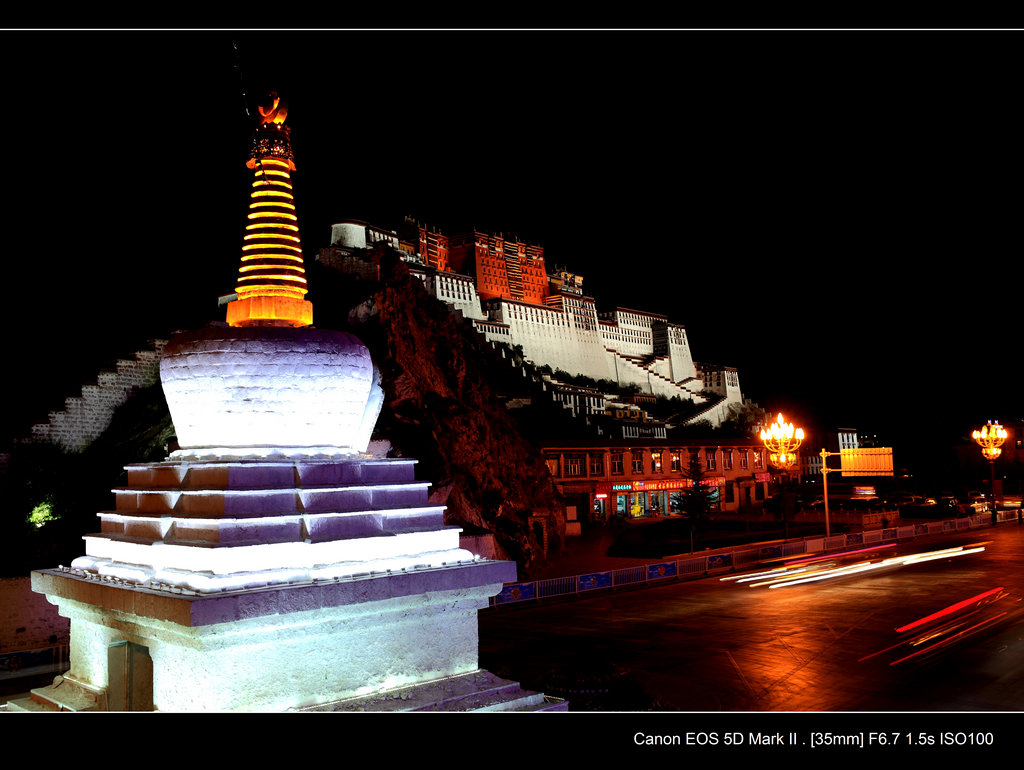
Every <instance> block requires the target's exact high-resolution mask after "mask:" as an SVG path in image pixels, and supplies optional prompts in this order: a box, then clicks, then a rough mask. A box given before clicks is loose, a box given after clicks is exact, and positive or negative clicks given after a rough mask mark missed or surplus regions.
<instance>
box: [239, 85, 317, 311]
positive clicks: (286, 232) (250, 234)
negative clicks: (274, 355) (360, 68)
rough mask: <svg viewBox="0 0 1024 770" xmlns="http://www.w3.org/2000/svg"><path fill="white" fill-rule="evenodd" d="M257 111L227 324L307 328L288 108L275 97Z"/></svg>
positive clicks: (307, 304) (307, 307)
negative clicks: (258, 118) (239, 251)
mask: <svg viewBox="0 0 1024 770" xmlns="http://www.w3.org/2000/svg"><path fill="white" fill-rule="evenodd" d="M270 98H271V100H272V101H271V103H270V104H269V105H268V106H266V107H263V106H261V107H260V108H259V111H260V116H261V118H262V120H261V122H260V127H259V128H258V129H257V130H256V136H255V137H254V139H253V144H252V153H251V154H250V157H249V161H248V162H247V163H246V164H245V165H246V166H247V167H248V168H251V169H253V183H252V193H251V195H250V203H249V214H248V224H247V225H246V228H245V232H246V235H245V244H244V245H243V246H242V264H241V266H240V267H239V269H238V285H237V286H236V287H235V291H236V292H237V293H238V299H236V300H235V301H234V302H230V303H228V311H227V321H228V324H229V325H231V326H309V325H311V324H312V323H313V304H312V303H311V302H308V301H307V300H306V299H305V296H306V271H305V268H304V267H303V262H302V245H301V243H300V241H299V228H298V219H297V218H296V216H295V202H294V199H293V197H292V185H291V175H290V172H291V171H294V170H295V161H294V158H293V156H292V146H291V140H290V136H289V134H290V131H289V129H288V128H287V127H286V126H285V125H284V120H285V116H286V115H287V114H288V109H287V106H286V105H285V104H284V102H282V101H281V100H280V98H278V96H277V94H276V93H272V94H271V95H270Z"/></svg>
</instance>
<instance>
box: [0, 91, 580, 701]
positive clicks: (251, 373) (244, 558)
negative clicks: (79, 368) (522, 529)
mask: <svg viewBox="0 0 1024 770" xmlns="http://www.w3.org/2000/svg"><path fill="white" fill-rule="evenodd" d="M260 112H261V114H262V115H263V122H262V124H261V126H260V128H259V130H258V131H257V133H256V139H255V141H254V146H253V153H252V158H251V159H250V161H249V163H248V165H249V167H250V168H252V169H253V170H254V181H253V193H252V200H251V205H250V214H249V220H250V221H249V225H248V228H247V233H248V234H247V236H246V242H245V246H244V247H243V254H242V261H241V266H240V270H239V282H238V287H237V293H238V299H237V300H236V301H234V302H232V303H231V304H230V305H229V306H228V309H227V325H224V326H217V327H211V328H207V329H203V330H198V331H193V332H188V333H184V334H180V335H178V336H176V337H175V338H173V339H172V340H171V342H170V344H168V345H167V347H166V348H165V350H164V354H163V359H162V360H161V365H160V373H161V382H162V385H163V388H164V393H165V395H166V398H167V403H168V406H169V408H170V411H171V416H172V418H173V421H174V425H175V430H176V433H177V439H178V444H179V449H177V450H176V451H174V452H172V453H171V455H170V456H169V457H168V458H167V459H166V460H165V461H164V462H159V463H147V464H139V465H132V466H129V467H128V468H127V469H126V470H127V485H126V486H125V488H123V489H117V490H114V492H115V495H116V507H115V510H113V511H108V512H102V513H100V514H99V519H100V531H99V532H98V533H96V534H91V535H88V536H86V537H85V544H86V548H85V555H84V556H82V557H80V558H78V559H76V560H75V561H74V562H73V563H72V564H71V565H70V566H69V567H61V568H58V569H51V570H41V571H36V572H33V573H32V587H33V590H35V591H36V592H40V593H44V594H46V596H47V599H48V600H49V601H50V602H52V603H54V604H56V605H57V607H58V608H59V611H60V614H61V615H63V616H65V617H68V618H70V620H71V651H70V655H71V668H70V670H69V671H68V672H67V673H65V674H64V675H63V676H61V677H58V678H57V680H56V681H55V682H54V684H53V685H52V686H49V687H45V688H41V689H39V690H35V691H33V694H32V697H31V698H30V699H27V700H23V701H14V702H12V703H11V704H9V708H12V709H23V710H53V709H63V710H157V711H281V710H306V709H309V710H335V711H342V710H392V709H402V710H409V709H431V710H476V709H490V710H506V709H515V710H522V709H531V710H534V709H535V710H545V709H564V704H563V703H560V702H557V701H553V700H552V699H548V698H545V697H544V696H543V695H540V694H538V693H529V692H524V691H522V690H521V689H520V688H519V686H518V685H517V684H515V683H514V682H508V681H505V680H501V679H498V678H497V677H495V676H493V675H491V674H489V673H488V672H486V671H482V670H480V669H479V667H478V635H477V633H478V621H477V612H478V611H479V610H480V609H481V608H483V607H485V606H487V602H488V599H489V597H491V596H493V595H495V594H497V593H498V592H499V591H500V590H501V587H502V584H503V583H505V582H510V581H514V580H515V578H516V570H515V565H514V564H513V563H511V562H498V561H489V560H485V559H480V558H478V557H477V556H475V555H474V554H472V553H471V552H469V551H467V550H464V549H462V548H460V547H459V532H460V530H459V529H458V528H457V527H451V526H446V525H445V524H444V518H443V513H444V509H443V508H442V507H439V506H432V505H429V504H428V503H427V488H428V486H429V485H428V483H427V482H422V481H417V480H416V479H415V474H414V469H415V461H413V460H404V459H385V458H380V457H373V456H370V455H368V454H367V447H368V443H369V440H370V433H371V431H372V428H373V425H374V422H375V421H376V418H377V415H378V414H379V411H380V408H381V401H382V394H381V388H380V382H379V374H378V372H377V370H376V368H375V367H374V365H373V362H372V361H371V359H370V355H369V352H368V351H367V349H366V347H365V346H364V345H363V344H362V343H361V342H360V341H359V340H358V339H357V338H356V337H354V336H353V335H351V334H346V333H342V332H335V331H326V330H320V329H316V328H313V327H312V306H311V304H310V303H309V302H308V301H307V300H305V294H306V282H305V275H304V271H303V263H302V253H301V247H300V243H299V237H298V229H297V227H296V226H295V222H296V219H295V215H294V201H293V198H292V195H291V181H290V174H289V172H290V171H291V170H293V169H294V168H295V166H294V163H293V161H292V152H291V143H290V139H289V132H288V129H287V128H286V127H285V126H284V114H285V110H284V107H283V105H282V104H281V103H280V102H279V101H278V100H277V99H276V98H275V99H274V101H273V102H272V104H271V105H270V106H269V107H268V108H267V109H263V108H261V110H260Z"/></svg>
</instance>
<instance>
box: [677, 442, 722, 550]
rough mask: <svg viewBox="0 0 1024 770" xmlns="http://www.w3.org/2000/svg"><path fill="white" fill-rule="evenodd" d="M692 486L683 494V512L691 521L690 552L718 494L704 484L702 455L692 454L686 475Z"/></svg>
mask: <svg viewBox="0 0 1024 770" xmlns="http://www.w3.org/2000/svg"><path fill="white" fill-rule="evenodd" d="M686 475H687V476H688V477H689V479H690V482H691V485H690V486H689V487H688V488H687V489H686V490H685V492H684V493H683V510H685V511H686V515H687V517H688V518H689V520H690V550H691V551H692V550H693V539H694V533H695V532H696V531H697V530H699V529H703V527H704V525H705V524H706V522H707V520H708V518H709V515H710V513H711V500H712V497H713V496H714V495H715V494H716V493H717V490H715V489H714V488H713V487H709V486H707V485H706V484H705V483H704V466H703V465H701V462H700V454H699V453H697V452H690V461H689V464H688V466H687V474H686Z"/></svg>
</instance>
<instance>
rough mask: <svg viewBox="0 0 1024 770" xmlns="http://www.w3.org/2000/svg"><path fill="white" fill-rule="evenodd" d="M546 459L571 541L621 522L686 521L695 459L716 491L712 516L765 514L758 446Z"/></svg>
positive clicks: (618, 448) (686, 446) (645, 448)
mask: <svg viewBox="0 0 1024 770" xmlns="http://www.w3.org/2000/svg"><path fill="white" fill-rule="evenodd" d="M543 451H544V458H545V461H546V462H547V466H548V470H549V471H550V472H551V476H552V478H553V479H554V481H555V485H556V486H557V487H558V490H559V492H560V493H561V495H562V497H563V499H564V501H565V506H566V521H567V523H568V528H567V534H579V532H580V531H582V528H583V527H585V526H587V525H601V524H605V523H607V522H609V521H612V520H614V519H616V518H617V519H631V518H641V517H654V516H672V515H681V514H682V513H683V510H684V505H685V502H684V501H685V497H686V491H687V490H688V489H689V488H690V487H692V486H693V484H694V480H693V479H692V478H691V477H690V459H691V457H693V456H696V458H697V460H698V462H699V463H700V469H701V479H700V483H702V484H704V485H706V486H708V487H711V488H712V489H713V490H714V492H713V493H712V494H711V495H710V497H711V509H712V515H713V514H714V513H715V512H718V513H730V512H736V513H739V512H743V511H751V512H752V511H754V510H756V509H759V508H761V507H762V506H763V505H764V501H765V499H766V498H767V496H768V485H769V483H770V482H771V475H770V474H769V472H768V468H767V465H766V457H765V449H764V446H763V445H762V444H761V443H760V442H759V441H757V440H756V439H734V440H732V441H731V442H728V443H721V442H715V443H712V442H708V441H707V440H700V439H671V438H670V439H665V438H661V439H647V440H644V439H636V440H628V439H625V440H617V441H611V442H609V441H603V442H599V441H594V442H572V443H568V442H567V443H555V442H548V443H546V444H545V445H544V446H543Z"/></svg>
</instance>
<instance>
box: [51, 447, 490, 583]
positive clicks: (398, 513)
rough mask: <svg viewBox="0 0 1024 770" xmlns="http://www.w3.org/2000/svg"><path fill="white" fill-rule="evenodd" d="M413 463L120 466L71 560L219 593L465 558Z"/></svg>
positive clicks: (86, 571) (89, 572)
mask: <svg viewBox="0 0 1024 770" xmlns="http://www.w3.org/2000/svg"><path fill="white" fill-rule="evenodd" d="M414 468H415V461H412V460H395V459H391V460H389V459H379V458H376V459H375V458H369V457H362V458H355V459H348V460H310V459H303V460H298V459H292V460H279V461H257V460H246V461H217V462H184V461H165V462H161V463H146V464H138V465H130V466H127V467H126V471H127V482H128V485H127V486H126V487H124V488H121V489H116V490H114V492H115V494H116V500H117V509H116V510H114V511H105V512H102V513H100V514H99V518H100V529H101V531H100V532H98V533H94V534H90V535H87V536H86V537H85V542H86V553H85V555H84V556H82V557H79V558H77V559H75V561H74V562H72V564H71V566H72V568H74V570H76V571H77V572H78V573H79V574H80V575H81V576H83V577H90V576H92V577H101V578H107V579H112V580H119V581H126V582H129V583H134V584H136V585H139V586H148V587H153V588H172V587H173V588H180V589H184V590H189V591H199V592H204V593H205V592H217V591H229V590H237V589H251V588H260V587H264V586H268V585H286V584H300V583H313V582H316V581H322V580H333V579H338V578H350V577H365V576H369V575H374V574H387V573H389V572H398V571H403V570H419V569H429V568H436V567H442V566H447V565H450V564H459V563H464V562H471V561H473V560H474V559H475V558H476V557H475V556H474V555H473V554H472V553H470V552H469V551H466V550H464V549H462V548H461V547H460V545H459V532H460V529H459V528H458V527H453V526H447V525H445V524H444V507H443V506H437V505H430V504H429V503H428V499H427V493H428V489H429V486H430V485H429V484H428V483H427V482H421V481H416V480H415V477H414Z"/></svg>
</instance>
